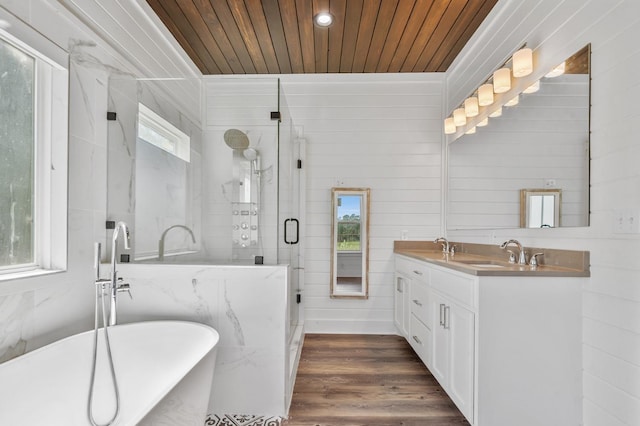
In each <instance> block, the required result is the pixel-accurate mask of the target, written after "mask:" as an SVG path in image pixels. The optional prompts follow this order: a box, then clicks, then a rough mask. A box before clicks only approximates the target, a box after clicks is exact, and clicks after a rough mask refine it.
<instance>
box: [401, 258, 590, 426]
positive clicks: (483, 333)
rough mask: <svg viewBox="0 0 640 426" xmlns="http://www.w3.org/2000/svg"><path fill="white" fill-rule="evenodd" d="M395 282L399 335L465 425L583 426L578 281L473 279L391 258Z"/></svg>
mask: <svg viewBox="0 0 640 426" xmlns="http://www.w3.org/2000/svg"><path fill="white" fill-rule="evenodd" d="M472 271H473V270H472ZM398 276H407V277H408V278H407V279H408V281H407V282H408V283H409V287H410V294H409V295H408V297H407V294H406V290H405V292H404V293H403V300H405V301H404V302H403V305H402V306H403V307H404V311H403V312H404V314H406V311H407V304H408V306H409V310H410V312H411V314H410V317H409V330H408V334H405V335H404V336H405V338H406V339H407V341H408V342H409V343H410V344H411V346H412V347H413V348H414V350H415V351H416V353H417V354H418V355H419V356H420V358H421V359H422V361H423V362H424V363H425V365H426V366H427V368H429V370H430V371H431V373H432V374H433V375H434V377H435V378H436V379H437V380H438V382H439V383H440V385H441V386H442V387H443V389H444V390H445V391H446V392H447V394H448V395H449V396H450V397H451V399H452V400H453V402H454V403H455V404H456V406H457V407H458V408H459V409H460V411H461V412H462V413H463V414H464V415H465V417H466V418H467V420H469V422H470V423H471V424H472V425H473V426H512V425H516V424H517V425H518V426H539V425H562V426H578V425H581V424H582V408H581V407H582V402H581V401H582V372H581V366H582V352H581V351H582V340H581V339H582V328H581V323H582V322H581V306H582V299H581V286H582V285H583V283H584V278H581V277H571V276H566V277H562V276H525V275H524V274H523V275H502V276H499V275H497V274H496V275H491V274H486V273H485V274H482V273H480V274H479V275H475V274H474V273H466V272H462V271H460V270H455V269H454V268H449V267H447V266H441V265H438V264H437V262H427V261H420V260H416V259H412V258H409V257H406V256H402V255H399V254H397V255H396V277H398ZM409 277H410V278H409ZM414 298H415V299H416V300H418V301H419V302H420V303H421V304H422V305H423V306H422V308H424V307H425V306H424V300H425V299H426V300H427V309H420V307H419V306H417V305H416V304H415V303H414V302H413V299H414ZM414 305H415V306H414ZM424 315H427V317H426V318H425V317H424ZM414 337H417V339H418V340H420V342H421V343H418V342H417V341H416V340H415V338H414ZM425 339H426V340H425Z"/></svg>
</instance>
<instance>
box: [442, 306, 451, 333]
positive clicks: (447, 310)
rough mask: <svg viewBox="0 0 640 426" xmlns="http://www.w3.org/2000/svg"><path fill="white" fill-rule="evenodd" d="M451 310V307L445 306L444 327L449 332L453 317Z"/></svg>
mask: <svg viewBox="0 0 640 426" xmlns="http://www.w3.org/2000/svg"><path fill="white" fill-rule="evenodd" d="M450 310H451V306H445V307H444V324H443V326H444V328H445V329H447V330H448V329H449V326H450V324H449V319H450V316H451V313H450Z"/></svg>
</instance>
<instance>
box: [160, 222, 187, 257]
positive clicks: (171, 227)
mask: <svg viewBox="0 0 640 426" xmlns="http://www.w3.org/2000/svg"><path fill="white" fill-rule="evenodd" d="M173 228H183V229H186V230H187V232H189V234H191V240H192V241H193V244H195V243H196V237H195V235H193V231H192V230H191V229H190V228H189V227H188V226H185V225H173V226H170V227H168V228H167V229H165V230H164V232H163V233H162V236H161V237H160V241H158V259H159V260H162V259H164V237H166V236H167V232H169V231H170V230H172V229H173Z"/></svg>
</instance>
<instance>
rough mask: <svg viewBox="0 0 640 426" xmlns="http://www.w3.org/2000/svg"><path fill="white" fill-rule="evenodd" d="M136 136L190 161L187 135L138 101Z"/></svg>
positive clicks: (189, 143) (189, 141) (189, 146)
mask: <svg viewBox="0 0 640 426" xmlns="http://www.w3.org/2000/svg"><path fill="white" fill-rule="evenodd" d="M138 137H139V138H140V139H142V140H144V141H145V142H148V143H150V144H151V145H155V146H157V147H158V148H160V149H162V150H164V151H167V152H168V153H170V154H173V155H175V156H176V157H178V158H181V159H183V160H184V161H186V162H189V161H190V158H191V139H190V138H189V136H188V135H186V134H184V133H183V132H182V131H180V129H178V128H177V127H175V126H174V125H173V124H171V123H169V122H168V121H167V120H165V119H164V118H162V117H160V116H159V115H158V114H156V113H155V112H153V111H152V110H151V109H149V108H148V107H146V106H145V105H143V104H141V103H138Z"/></svg>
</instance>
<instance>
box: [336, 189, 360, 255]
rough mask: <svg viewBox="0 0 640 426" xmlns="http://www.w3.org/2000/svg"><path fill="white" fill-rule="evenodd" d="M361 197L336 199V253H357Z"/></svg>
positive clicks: (349, 196) (353, 196) (348, 196)
mask: <svg viewBox="0 0 640 426" xmlns="http://www.w3.org/2000/svg"><path fill="white" fill-rule="evenodd" d="M361 202H362V196H361V195H342V196H340V197H339V198H338V231H337V232H338V240H337V247H338V251H342V252H345V251H351V252H359V251H361V250H362V247H361V245H360V214H361V210H362V209H361Z"/></svg>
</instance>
